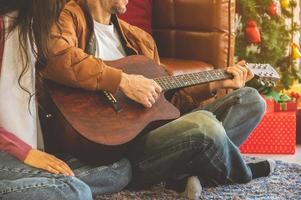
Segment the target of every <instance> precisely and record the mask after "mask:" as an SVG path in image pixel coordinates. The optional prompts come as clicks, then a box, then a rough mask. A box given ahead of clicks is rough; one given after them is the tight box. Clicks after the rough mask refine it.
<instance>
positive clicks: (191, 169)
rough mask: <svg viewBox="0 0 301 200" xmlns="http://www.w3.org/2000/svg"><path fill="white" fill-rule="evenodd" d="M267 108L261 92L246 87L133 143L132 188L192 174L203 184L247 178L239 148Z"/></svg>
mask: <svg viewBox="0 0 301 200" xmlns="http://www.w3.org/2000/svg"><path fill="white" fill-rule="evenodd" d="M264 111H265V102H264V100H263V99H262V98H261V96H260V95H259V94H258V92H257V91H256V90H255V89H252V88H242V89H239V90H235V91H234V92H232V93H231V94H228V95H226V96H225V97H223V98H220V99H218V100H216V101H215V102H213V103H211V104H210V105H209V106H208V107H206V108H204V109H196V110H194V111H193V112H191V113H189V114H186V115H184V116H182V117H181V118H179V119H177V120H175V121H172V122H170V123H168V124H166V125H164V126H162V127H160V128H157V129H155V130H153V131H151V132H149V133H148V134H146V135H144V136H143V137H141V138H139V140H137V141H136V142H135V143H133V145H132V146H131V161H132V167H133V173H134V179H133V184H134V187H145V186H149V185H153V184H156V183H159V182H160V181H162V180H170V179H180V178H181V177H183V178H184V177H187V176H192V175H193V176H198V177H199V178H200V180H201V182H202V183H203V184H204V185H217V184H226V183H246V182H249V181H250V180H252V173H251V170H250V168H249V167H248V165H246V163H245V162H244V160H243V158H242V156H241V154H240V152H239V149H238V146H240V145H241V144H242V143H243V142H244V141H245V140H246V139H247V138H248V136H249V135H250V133H251V132H252V131H253V130H254V128H255V127H256V126H257V124H258V123H259V122H260V120H261V119H262V117H263V114H264Z"/></svg>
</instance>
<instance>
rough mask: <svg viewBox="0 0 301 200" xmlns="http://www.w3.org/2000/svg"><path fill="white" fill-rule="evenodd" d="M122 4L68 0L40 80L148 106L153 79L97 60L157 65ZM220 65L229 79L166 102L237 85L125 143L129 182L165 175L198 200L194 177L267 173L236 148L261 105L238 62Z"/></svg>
mask: <svg viewBox="0 0 301 200" xmlns="http://www.w3.org/2000/svg"><path fill="white" fill-rule="evenodd" d="M127 2H128V1H127V0H77V1H75V0H72V1H69V2H68V3H67V4H66V6H65V8H64V9H63V11H62V12H61V14H60V17H59V20H58V23H57V24H54V25H53V28H52V29H51V31H50V38H51V41H50V43H49V51H50V54H49V56H48V57H47V64H46V66H45V67H44V68H43V69H41V73H42V74H43V76H44V78H47V79H50V80H53V81H56V82H59V83H62V84H65V85H69V86H72V87H79V88H84V89H87V90H94V91H102V90H106V91H109V92H111V93H115V92H116V91H117V90H121V91H122V92H124V93H125V95H126V96H128V97H129V98H130V99H132V100H134V101H136V102H138V103H140V104H142V105H144V106H145V107H146V108H151V107H152V105H153V104H154V103H155V102H156V100H157V99H158V96H159V95H160V92H161V87H160V86H159V85H158V84H157V83H156V82H154V81H153V80H150V79H147V78H145V77H143V76H138V75H130V74H126V73H124V72H122V71H121V70H117V69H116V68H113V67H110V66H109V65H107V64H105V62H103V61H104V60H105V61H106V60H115V59H119V58H122V57H125V56H128V55H132V54H142V55H144V56H146V57H148V58H151V59H153V60H155V61H156V62H157V63H159V56H158V52H157V48H156V45H155V43H154V41H153V39H152V37H151V36H150V35H148V34H147V33H145V32H143V31H142V30H140V29H138V28H137V27H133V26H131V25H129V24H127V23H125V22H124V21H121V20H118V18H117V17H116V14H122V13H124V12H125V11H126V4H127ZM227 71H228V73H231V74H232V75H233V76H234V78H233V79H231V80H230V79H229V80H224V81H219V82H213V83H210V84H207V85H203V86H195V87H190V88H186V89H184V90H180V91H179V92H177V93H176V94H175V95H174V96H173V102H175V103H176V104H177V105H181V106H182V107H183V106H184V108H187V107H191V104H187V102H183V99H190V100H192V101H190V102H194V103H195V105H197V102H198V101H200V100H202V99H205V98H207V97H209V96H211V94H212V92H214V91H215V90H216V89H218V88H232V89H238V90H236V91H235V92H233V93H231V94H229V95H227V96H225V97H223V98H221V99H219V100H217V101H215V102H213V103H212V104H210V105H209V106H208V107H207V108H206V110H200V109H199V110H196V111H195V112H191V113H189V114H187V115H184V116H182V117H180V118H179V119H177V120H175V121H173V122H170V123H168V124H166V125H165V126H162V127H160V128H158V129H155V130H153V131H151V132H149V133H147V134H145V135H143V136H141V137H139V138H137V139H135V141H134V142H132V143H131V144H130V152H129V156H130V158H131V161H132V165H133V172H134V180H133V184H134V185H135V186H136V187H140V188H141V187H145V186H149V185H153V184H156V183H159V182H160V181H167V187H168V188H172V189H175V190H177V191H179V192H183V191H184V195H185V196H187V197H189V198H198V196H199V193H200V191H201V185H200V181H201V182H202V183H203V184H204V185H209V184H214V185H216V184H225V183H245V182H248V181H250V180H252V179H254V178H258V177H263V176H268V175H269V174H270V173H272V171H273V164H272V162H268V161H261V162H256V163H248V164H246V163H245V162H244V160H243V158H242V156H241V155H240V153H239V150H238V148H237V146H239V145H241V144H242V143H243V142H244V141H245V140H246V138H247V137H248V136H249V134H250V133H251V132H252V130H253V129H254V128H255V127H256V125H257V124H258V123H259V121H260V120H261V118H262V116H263V113H264V109H265V103H264V101H263V99H262V98H261V97H260V95H259V94H258V92H257V91H256V90H254V89H252V88H243V86H244V84H245V82H246V81H248V80H249V79H250V78H252V74H250V73H249V72H248V70H247V69H246V68H244V67H242V66H240V65H235V66H231V67H229V68H228V69H227ZM221 122H222V123H221ZM92 153H93V152H91V154H92ZM95 154H96V155H97V152H95ZM185 185H186V189H185Z"/></svg>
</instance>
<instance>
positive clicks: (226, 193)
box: [97, 157, 301, 200]
mask: <svg viewBox="0 0 301 200" xmlns="http://www.w3.org/2000/svg"><path fill="white" fill-rule="evenodd" d="M245 159H246V161H250V160H253V159H254V158H250V157H246V158H245ZM276 164H277V165H276V168H275V172H274V173H273V174H272V175H271V176H269V177H266V178H258V179H254V180H252V181H251V182H250V183H248V184H234V185H226V186H219V187H214V188H203V192H202V197H201V199H203V200H207V199H208V200H215V199H216V200H218V199H222V200H228V199H229V200H301V165H298V164H291V163H285V162H282V161H276ZM132 199H133V200H134V199H135V200H174V199H178V200H182V199H184V198H181V197H180V196H179V195H178V194H177V193H175V192H173V191H170V190H165V189H164V188H163V186H162V185H158V186H155V187H153V188H150V189H149V190H145V191H127V190H125V191H122V192H120V193H117V194H113V195H105V196H101V197H98V198H97V200H132Z"/></svg>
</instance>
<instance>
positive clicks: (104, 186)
mask: <svg viewBox="0 0 301 200" xmlns="http://www.w3.org/2000/svg"><path fill="white" fill-rule="evenodd" d="M59 157H60V158H61V159H62V160H64V161H65V162H66V163H67V164H68V165H69V166H70V167H71V169H72V170H73V171H74V173H75V176H76V177H78V178H79V179H80V180H82V181H83V182H85V183H86V184H87V185H89V187H90V189H91V191H92V194H93V196H94V197H96V196H99V195H103V194H108V193H115V192H119V191H121V190H122V189H123V188H124V187H125V186H127V185H128V184H129V182H130V181H131V178H132V168H131V164H130V162H129V161H128V160H127V159H121V160H120V161H118V162H115V163H113V164H112V165H109V166H92V165H88V164H86V163H84V162H81V161H79V160H78V159H76V158H73V157H72V156H59Z"/></svg>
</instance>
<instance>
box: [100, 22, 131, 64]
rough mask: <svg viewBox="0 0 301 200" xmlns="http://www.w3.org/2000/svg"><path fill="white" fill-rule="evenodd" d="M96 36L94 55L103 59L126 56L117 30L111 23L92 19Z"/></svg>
mask: <svg viewBox="0 0 301 200" xmlns="http://www.w3.org/2000/svg"><path fill="white" fill-rule="evenodd" d="M94 33H95V38H96V52H95V56H96V57H97V58H100V59H102V60H105V61H111V60H117V59H120V58H123V57H125V56H126V53H125V51H124V49H123V47H122V44H121V41H120V38H119V35H118V32H117V30H116V28H115V27H114V25H113V24H111V25H104V24H100V23H98V22H96V21H94Z"/></svg>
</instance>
